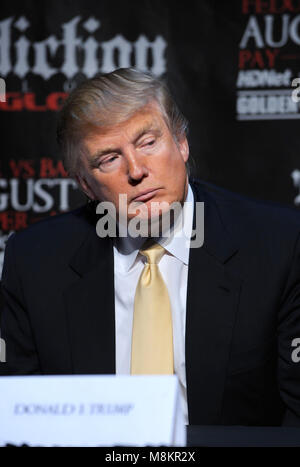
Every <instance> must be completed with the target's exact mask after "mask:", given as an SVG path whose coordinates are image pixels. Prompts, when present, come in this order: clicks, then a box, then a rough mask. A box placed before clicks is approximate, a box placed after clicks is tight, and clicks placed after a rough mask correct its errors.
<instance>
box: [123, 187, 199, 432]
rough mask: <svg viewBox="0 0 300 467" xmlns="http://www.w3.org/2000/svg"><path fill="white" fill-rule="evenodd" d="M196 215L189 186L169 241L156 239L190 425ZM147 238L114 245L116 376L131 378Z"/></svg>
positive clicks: (183, 400) (183, 399)
mask: <svg viewBox="0 0 300 467" xmlns="http://www.w3.org/2000/svg"><path fill="white" fill-rule="evenodd" d="M193 211H194V197H193V192H192V189H191V187H190V185H189V186H188V193H187V197H186V202H185V204H184V208H183V211H182V212H183V216H182V218H181V221H180V222H179V223H178V225H177V226H176V228H175V229H174V230H173V235H172V236H171V237H170V238H167V237H159V238H157V239H155V240H156V241H157V242H158V243H160V244H161V245H162V246H163V247H164V248H165V250H166V252H165V254H164V255H163V257H162V259H161V260H160V262H159V270H160V272H161V274H162V277H163V279H164V281H165V283H166V286H167V288H168V292H169V296H170V301H171V308H172V324H173V345H174V370H175V374H176V375H177V377H178V379H179V384H180V392H181V403H182V408H183V413H184V416H185V422H186V424H188V409H187V396H186V372H185V321H186V294H187V277H188V262H189V246H190V236H191V232H192V223H193ZM144 241H145V238H141V237H138V238H132V237H126V238H116V240H115V242H114V281H115V284H114V285H115V323H116V373H117V374H120V375H121V374H122V375H128V374H130V361H131V336H132V323H133V312H134V296H135V290H136V287H137V283H138V280H139V277H140V275H141V273H142V270H143V268H144V263H145V261H146V258H145V256H143V255H141V254H140V253H139V249H140V248H141V246H142V244H143V243H144Z"/></svg>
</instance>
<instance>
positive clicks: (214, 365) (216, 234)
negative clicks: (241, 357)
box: [186, 185, 241, 425]
mask: <svg viewBox="0 0 300 467" xmlns="http://www.w3.org/2000/svg"><path fill="white" fill-rule="evenodd" d="M192 188H193V192H194V199H195V202H196V201H204V203H205V204H204V212H205V226H204V231H205V234H204V245H203V247H202V248H191V249H190V259H189V273H188V288H187V314H186V377H187V397H188V406H189V414H190V415H189V423H190V424H203V425H210V424H216V423H220V418H221V411H222V399H223V391H224V384H225V377H226V370H227V365H228V360H229V351H230V344H231V340H232V332H233V327H234V322H235V316H236V312H237V308H238V298H239V293H240V286H241V281H240V279H239V278H238V277H235V275H234V274H233V273H232V272H231V271H230V258H232V257H233V256H234V255H235V254H236V252H237V247H236V246H235V245H234V244H233V243H232V241H231V239H230V237H229V235H228V233H227V232H226V230H225V228H224V226H223V223H222V222H221V219H220V216H219V213H218V210H217V206H216V204H215V202H214V200H213V199H212V198H211V197H210V195H208V194H206V193H202V192H200V191H199V189H197V187H196V186H195V185H192ZM193 228H194V229H195V219H194V227H193ZM225 263H226V264H225Z"/></svg>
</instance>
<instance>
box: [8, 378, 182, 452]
mask: <svg viewBox="0 0 300 467" xmlns="http://www.w3.org/2000/svg"><path fill="white" fill-rule="evenodd" d="M6 444H14V445H22V444H28V445H31V446H185V445H186V428H185V425H184V419H183V414H182V411H181V406H180V397H179V383H178V380H177V377H176V376H12V377H2V378H0V446H4V445H6Z"/></svg>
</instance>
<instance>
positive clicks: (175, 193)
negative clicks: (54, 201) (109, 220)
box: [77, 102, 189, 220]
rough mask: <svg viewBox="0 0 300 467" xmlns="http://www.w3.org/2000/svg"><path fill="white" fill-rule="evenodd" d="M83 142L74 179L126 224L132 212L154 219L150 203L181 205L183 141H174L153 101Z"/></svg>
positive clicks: (184, 178) (184, 183)
mask: <svg viewBox="0 0 300 467" xmlns="http://www.w3.org/2000/svg"><path fill="white" fill-rule="evenodd" d="M83 143H84V145H85V147H86V149H87V156H85V157H83V158H82V161H81V168H80V171H79V174H78V176H77V180H78V182H79V183H80V185H81V187H82V189H83V191H84V192H85V193H86V194H87V195H88V196H89V198H91V199H94V200H99V201H110V202H112V203H113V204H114V205H115V208H116V212H117V215H119V214H121V215H124V214H125V215H127V218H128V220H130V219H131V218H133V217H135V216H136V215H138V214H139V215H140V217H141V218H145V211H146V213H147V217H148V219H150V218H151V217H152V218H153V217H154V216H155V215H154V210H152V212H151V203H153V202H156V203H157V202H160V203H161V202H167V203H168V204H167V205H168V206H170V205H171V204H172V203H173V202H175V201H176V202H180V203H183V202H184V201H185V199H186V195H187V187H188V178H187V173H186V168H185V163H186V161H187V159H188V156H189V148H188V143H187V140H186V137H183V138H182V139H181V141H178V142H176V141H175V140H174V137H173V136H172V134H171V132H170V130H169V129H168V126H167V124H166V123H165V121H164V119H163V116H162V114H161V111H160V108H159V106H158V105H157V103H156V102H153V103H151V104H148V105H147V106H145V107H143V109H142V110H140V111H138V112H137V113H136V114H134V116H133V117H131V118H129V119H128V120H126V121H125V122H122V123H120V124H117V125H114V126H109V127H106V128H101V129H99V131H97V132H95V133H93V134H92V135H89V136H88V137H86V138H85V139H84V140H83ZM145 192H147V193H146V194H145ZM120 194H124V195H127V203H126V207H125V208H124V207H123V208H120V206H119V195H120ZM141 203H143V208H144V209H143V211H140V213H139V211H136V209H135V208H137V207H138V206H139V205H141ZM128 210H130V211H131V212H128ZM132 210H133V211H135V213H133V211H132ZM125 211H126V212H125ZM166 211H168V209H166V208H164V209H162V210H160V214H162V213H163V212H166ZM141 212H142V214H141Z"/></svg>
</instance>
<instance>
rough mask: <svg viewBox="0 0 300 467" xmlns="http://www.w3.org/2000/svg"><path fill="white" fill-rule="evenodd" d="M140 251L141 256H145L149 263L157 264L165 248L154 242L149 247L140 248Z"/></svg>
mask: <svg viewBox="0 0 300 467" xmlns="http://www.w3.org/2000/svg"><path fill="white" fill-rule="evenodd" d="M140 253H141V254H142V255H143V256H146V258H147V262H148V263H149V264H158V263H159V262H160V260H161V258H162V257H163V255H164V254H165V249H164V247H162V246H161V245H159V243H155V244H154V245H152V246H151V247H149V248H146V249H144V250H140Z"/></svg>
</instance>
